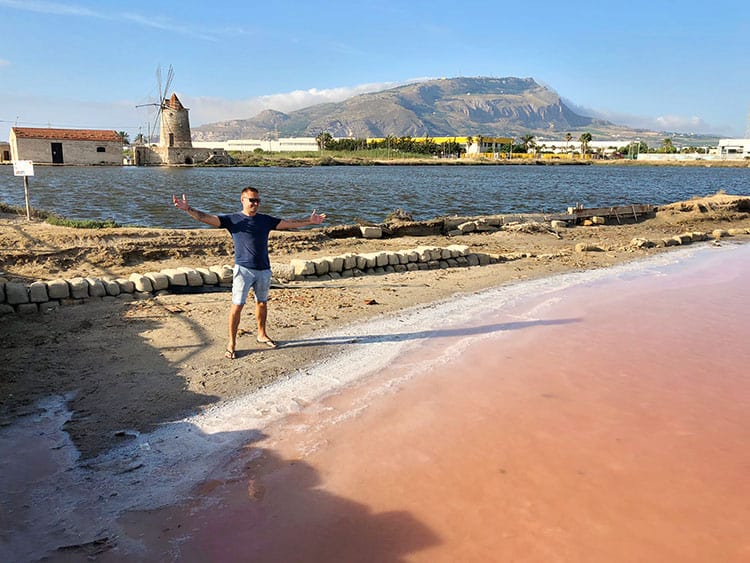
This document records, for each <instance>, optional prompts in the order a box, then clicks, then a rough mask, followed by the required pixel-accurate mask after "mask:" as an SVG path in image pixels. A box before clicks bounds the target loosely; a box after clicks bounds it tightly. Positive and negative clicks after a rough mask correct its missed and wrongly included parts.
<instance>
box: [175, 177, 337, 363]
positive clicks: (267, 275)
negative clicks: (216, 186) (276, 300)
mask: <svg viewBox="0 0 750 563" xmlns="http://www.w3.org/2000/svg"><path fill="white" fill-rule="evenodd" d="M172 201H173V202H174V205H175V207H177V208H178V209H182V210H183V211H185V212H186V213H187V214H188V215H190V216H191V217H192V218H193V219H196V220H198V221H201V222H202V223H206V224H207V225H211V226H212V227H223V228H224V229H227V230H228V231H229V232H230V233H231V235H232V240H234V276H233V278H232V305H231V308H230V309H229V343H228V344H227V349H226V352H225V353H224V356H225V357H227V358H229V359H230V360H233V359H235V358H236V357H237V356H236V354H235V349H236V347H237V346H236V345H237V329H238V328H239V326H240V318H241V315H242V309H243V307H244V306H245V302H246V300H247V294H248V292H249V291H250V288H252V289H253V292H254V294H255V318H256V321H257V323H258V334H257V337H256V338H257V340H258V342H259V343H261V344H265V345H266V346H268V347H269V348H276V343H275V342H274V341H273V339H271V338H270V337H269V336H268V333H267V332H266V318H267V316H268V292H269V289H270V288H271V262H270V259H269V257H268V234H269V233H270V232H271V231H273V230H286V229H296V228H297V227H304V226H306V225H320V224H321V223H322V222H323V221H325V219H326V216H325V214H324V213H322V214H318V213H317V212H316V211H315V210H313V212H312V213H311V214H310V217H309V218H308V219H279V218H277V217H272V216H270V215H266V214H264V213H258V206H259V205H260V193H259V192H258V190H256V189H255V188H253V187H250V186H248V187H247V188H245V189H244V190H242V194H241V195H240V201H241V203H242V211H240V212H237V213H230V214H226V215H211V214H209V213H204V212H203V211H199V210H197V209H193V208H192V207H190V205H188V201H187V197H186V196H185V194H182V199H180V198H178V197H177V196H176V195H173V196H172Z"/></svg>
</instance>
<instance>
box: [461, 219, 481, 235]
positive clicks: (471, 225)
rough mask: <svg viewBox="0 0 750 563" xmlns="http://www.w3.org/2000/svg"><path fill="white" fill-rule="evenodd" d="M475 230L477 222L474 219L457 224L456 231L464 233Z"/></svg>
mask: <svg viewBox="0 0 750 563" xmlns="http://www.w3.org/2000/svg"><path fill="white" fill-rule="evenodd" d="M476 230H477V224H476V222H474V221H467V222H466V223H461V224H460V225H459V226H458V231H459V232H460V233H461V234H464V235H465V234H468V233H473V232H474V231H476Z"/></svg>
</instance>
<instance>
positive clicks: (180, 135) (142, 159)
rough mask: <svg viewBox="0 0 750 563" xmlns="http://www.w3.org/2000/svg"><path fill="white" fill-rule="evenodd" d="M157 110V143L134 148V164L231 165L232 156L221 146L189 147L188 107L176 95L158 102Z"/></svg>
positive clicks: (191, 145) (191, 143)
mask: <svg viewBox="0 0 750 563" xmlns="http://www.w3.org/2000/svg"><path fill="white" fill-rule="evenodd" d="M160 112H161V117H160V124H159V144H158V145H139V146H136V147H134V156H135V165H136V166H153V165H155V166H159V165H166V166H176V165H191V164H232V158H231V157H230V156H229V155H228V154H227V152H226V151H225V150H224V149H222V148H208V149H206V148H198V147H194V146H193V142H192V139H191V135H190V118H189V116H188V109H187V108H186V107H185V106H183V105H182V102H180V100H179V98H178V97H177V94H174V93H173V94H172V97H171V98H165V99H164V100H163V101H162V104H161V109H160Z"/></svg>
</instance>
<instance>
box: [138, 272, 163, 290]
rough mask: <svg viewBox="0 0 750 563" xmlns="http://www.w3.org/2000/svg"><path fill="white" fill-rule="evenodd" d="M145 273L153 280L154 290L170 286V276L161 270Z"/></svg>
mask: <svg viewBox="0 0 750 563" xmlns="http://www.w3.org/2000/svg"><path fill="white" fill-rule="evenodd" d="M143 275H144V276H145V277H146V278H148V280H149V281H150V282H151V288H152V291H160V290H162V289H167V288H168V287H169V278H168V277H167V276H165V275H164V274H162V273H161V272H146V273H145V274H143Z"/></svg>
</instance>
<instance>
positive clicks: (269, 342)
mask: <svg viewBox="0 0 750 563" xmlns="http://www.w3.org/2000/svg"><path fill="white" fill-rule="evenodd" d="M256 340H257V342H258V344H265V345H266V346H268V347H269V348H276V346H278V344H276V343H275V342H274V341H273V340H271V339H270V338H269V339H267V340H261V339H260V338H256Z"/></svg>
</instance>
